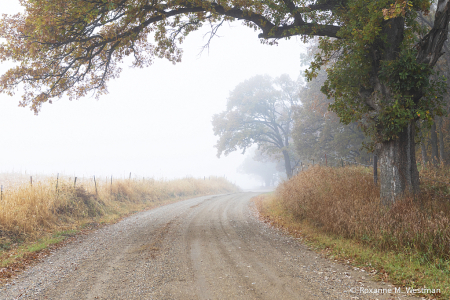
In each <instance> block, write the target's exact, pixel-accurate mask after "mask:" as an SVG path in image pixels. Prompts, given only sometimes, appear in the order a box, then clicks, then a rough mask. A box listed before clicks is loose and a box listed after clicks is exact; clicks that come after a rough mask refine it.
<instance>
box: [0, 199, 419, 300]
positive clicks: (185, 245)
mask: <svg viewBox="0 0 450 300" xmlns="http://www.w3.org/2000/svg"><path fill="white" fill-rule="evenodd" d="M255 195H257V193H238V194H230V195H221V196H207V197H199V198H194V199H189V200H186V201H182V202H178V203H173V204H170V205H166V206H163V207H159V208H157V209H153V210H150V211H145V212H141V213H138V214H135V215H133V216H131V217H129V218H126V219H124V220H123V221H121V222H119V223H117V224H114V225H111V226H106V227H104V228H101V229H99V230H97V231H95V232H93V233H92V234H89V235H87V236H80V237H78V238H77V239H76V240H75V241H74V242H72V243H70V244H68V245H67V246H65V247H63V248H61V249H60V250H58V251H56V252H55V253H53V254H52V255H50V256H49V257H47V258H45V259H44V260H43V261H42V262H41V263H39V264H37V265H36V266H34V267H32V268H30V269H29V270H27V271H26V272H24V273H23V274H21V275H20V276H19V277H18V278H16V279H15V281H14V283H13V284H10V285H7V286H3V287H1V288H0V299H68V300H71V299H77V300H78V299H183V300H184V299H320V300H322V299H398V296H400V295H395V294H392V295H390V294H377V295H370V294H360V293H352V290H351V289H352V288H354V289H359V287H366V288H388V287H390V286H389V285H387V284H383V283H377V282H373V281H371V280H370V276H369V275H368V274H367V273H365V272H362V271H361V270H356V269H354V268H351V267H349V266H345V265H341V264H338V263H336V262H333V261H330V260H327V259H324V258H321V257H319V256H318V255H317V254H316V253H314V252H313V251H310V250H308V248H307V247H306V246H305V245H304V244H302V243H301V242H300V241H299V240H297V239H294V238H291V237H289V236H286V235H284V234H283V233H281V232H280V231H277V230H274V229H272V228H270V227H268V226H267V225H266V224H264V223H261V222H260V221H259V220H257V218H256V217H255V216H254V214H253V212H252V205H253V204H252V203H251V202H250V201H249V200H250V199H251V198H252V197H253V196H255ZM401 296H402V297H401V299H417V298H413V297H403V296H405V295H401Z"/></svg>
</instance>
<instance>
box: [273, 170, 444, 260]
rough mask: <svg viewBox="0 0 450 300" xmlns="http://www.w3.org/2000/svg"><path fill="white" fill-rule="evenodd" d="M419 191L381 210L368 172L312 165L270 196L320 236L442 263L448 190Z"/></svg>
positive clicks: (425, 186) (427, 187)
mask: <svg viewBox="0 0 450 300" xmlns="http://www.w3.org/2000/svg"><path fill="white" fill-rule="evenodd" d="M427 172H430V171H427ZM427 175H429V174H428V173H427ZM421 189H422V192H421V194H420V195H418V196H416V197H405V198H404V199H402V200H400V201H398V202H396V203H395V204H394V205H392V206H391V207H389V208H387V207H383V206H382V205H381V204H380V197H379V186H375V185H374V183H373V177H372V174H371V171H370V169H366V168H361V167H345V168H329V167H323V166H315V167H313V168H310V169H309V170H307V171H304V172H301V173H300V174H298V175H297V176H296V177H294V178H292V179H291V180H289V181H286V182H284V183H283V184H281V185H280V186H279V187H278V188H277V190H276V194H277V198H278V199H279V201H280V205H281V206H282V207H283V209H284V210H285V211H286V213H287V214H289V215H290V216H291V217H292V218H294V219H296V220H307V221H308V222H309V223H311V224H312V225H314V226H315V227H317V228H319V229H320V230H321V231H323V232H326V233H331V234H334V235H338V236H342V237H345V238H350V239H354V240H356V241H358V242H361V243H365V244H369V245H371V246H373V247H376V248H378V249H382V250H383V249H392V250H396V251H402V252H403V251H415V252H416V253H419V254H420V255H421V257H423V260H424V262H427V261H428V262H430V261H431V262H437V263H439V261H440V262H444V261H448V260H449V259H450V197H449V195H448V188H447V187H444V189H442V188H436V187H435V186H433V185H429V184H425V183H424V184H422V186H421ZM446 191H447V192H446ZM443 265H447V264H446V263H445V264H443Z"/></svg>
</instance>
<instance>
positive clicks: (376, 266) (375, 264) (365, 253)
mask: <svg viewBox="0 0 450 300" xmlns="http://www.w3.org/2000/svg"><path fill="white" fill-rule="evenodd" d="M254 202H255V204H256V207H257V209H258V211H259V214H260V216H261V218H263V219H265V221H266V222H269V223H271V224H272V225H273V226H275V227H278V228H283V229H284V230H287V231H288V232H289V233H290V234H292V235H294V236H296V237H302V239H303V240H304V241H305V242H306V243H307V244H308V245H309V246H310V247H311V248H312V249H313V250H315V251H317V252H320V253H322V254H323V255H325V256H326V257H328V258H329V259H333V260H337V261H339V262H342V263H344V264H351V265H353V266H356V267H360V268H364V269H366V270H367V271H368V272H371V273H372V274H375V276H374V278H375V279H376V280H384V281H389V282H391V283H392V284H394V285H397V286H401V287H410V288H422V287H426V288H430V289H440V292H441V293H440V294H435V295H422V296H424V297H437V298H441V299H450V262H449V261H448V260H445V259H434V260H432V261H431V260H430V259H428V258H427V257H424V255H423V253H420V252H417V251H415V250H414V249H404V251H395V250H381V249H378V248H376V247H374V246H373V245H370V244H368V243H367V242H364V241H362V240H358V239H351V238H344V237H342V236H339V235H336V234H332V233H326V232H323V231H322V230H321V229H320V228H318V227H315V226H314V225H312V224H311V223H310V222H309V221H308V220H299V219H297V218H295V217H294V216H293V215H292V214H291V213H290V212H289V211H286V210H285V209H284V207H283V205H282V203H281V202H280V201H279V200H278V199H277V198H276V196H275V195H270V196H268V195H264V196H259V197H257V198H256V199H255V200H254Z"/></svg>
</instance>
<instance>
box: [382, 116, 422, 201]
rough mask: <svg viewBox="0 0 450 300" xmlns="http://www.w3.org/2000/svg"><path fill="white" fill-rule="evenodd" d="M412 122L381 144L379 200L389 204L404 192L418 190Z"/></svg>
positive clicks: (416, 191) (415, 191)
mask: <svg viewBox="0 0 450 300" xmlns="http://www.w3.org/2000/svg"><path fill="white" fill-rule="evenodd" d="M414 131H415V129H414V124H413V123H410V124H409V125H408V126H407V128H405V130H403V132H402V133H401V134H400V135H399V138H398V139H396V140H391V141H388V142H384V143H382V144H381V149H380V171H381V172H380V173H381V174H380V183H381V191H380V196H381V202H382V204H384V205H390V204H392V203H394V202H395V200H396V199H397V198H398V197H399V196H402V195H404V194H405V193H418V192H419V172H418V170H417V164H416V155H415V154H416V153H415V152H416V150H415V144H414Z"/></svg>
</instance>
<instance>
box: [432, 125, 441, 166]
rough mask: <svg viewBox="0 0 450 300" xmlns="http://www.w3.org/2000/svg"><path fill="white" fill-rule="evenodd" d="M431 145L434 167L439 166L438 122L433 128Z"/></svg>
mask: <svg viewBox="0 0 450 300" xmlns="http://www.w3.org/2000/svg"><path fill="white" fill-rule="evenodd" d="M430 143H431V161H432V162H433V165H435V166H436V165H437V164H438V157H439V153H438V138H437V133H436V120H435V122H434V123H433V125H432V126H431V137H430Z"/></svg>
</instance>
